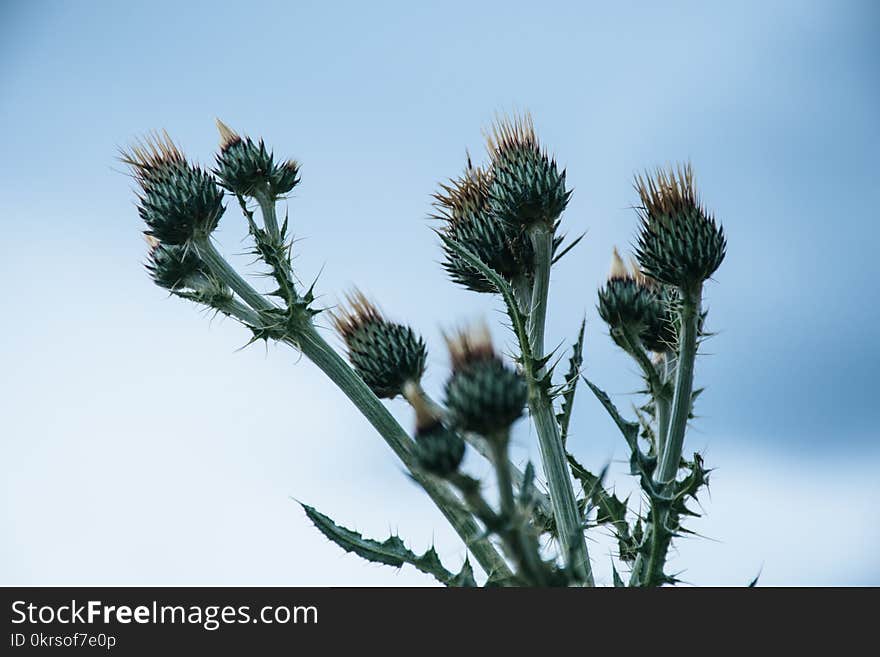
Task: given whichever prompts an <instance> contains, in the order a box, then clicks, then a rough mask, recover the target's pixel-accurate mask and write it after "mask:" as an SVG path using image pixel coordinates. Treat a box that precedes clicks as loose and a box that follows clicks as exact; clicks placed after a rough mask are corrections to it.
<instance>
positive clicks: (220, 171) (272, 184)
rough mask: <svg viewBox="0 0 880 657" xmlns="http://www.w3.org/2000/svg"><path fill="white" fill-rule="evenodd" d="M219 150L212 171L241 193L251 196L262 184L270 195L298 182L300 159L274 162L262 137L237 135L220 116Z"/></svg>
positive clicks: (276, 194) (275, 194)
mask: <svg viewBox="0 0 880 657" xmlns="http://www.w3.org/2000/svg"><path fill="white" fill-rule="evenodd" d="M217 129H218V130H219V132H220V153H219V154H218V155H217V166H216V168H215V169H214V173H216V174H217V178H219V180H220V184H221V185H222V186H223V187H225V188H226V189H228V190H229V191H231V192H233V193H235V194H239V195H241V196H251V195H253V194H254V192H255V191H257V190H259V189H261V188H265V189H267V190H268V193H269V194H270V195H271V196H272V198H277V197H278V196H281V195H283V194H287V193H288V192H289V191H290V190H292V189H293V188H294V187H295V186H296V185H297V183H299V180H300V179H299V169H300V166H299V163H298V162H296V161H295V160H287V161H286V162H282V163H280V164H276V163H275V158H274V156H273V154H272V152H271V151H269V150H267V148H266V144H265V143H263V140H262V139H261V140H260V141H259V143H256V144H255V143H254V142H253V140H251V138H250V137H244V138H242V137H240V136H239V135H237V134H236V133H235V132H234V131H233V130H232V129H230V128H229V126H227V125H226V124H225V123H223V122H222V121H221V120H220V119H217Z"/></svg>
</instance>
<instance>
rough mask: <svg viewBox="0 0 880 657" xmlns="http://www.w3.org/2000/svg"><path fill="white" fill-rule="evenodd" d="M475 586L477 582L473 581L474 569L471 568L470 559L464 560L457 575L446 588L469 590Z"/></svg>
mask: <svg viewBox="0 0 880 657" xmlns="http://www.w3.org/2000/svg"><path fill="white" fill-rule="evenodd" d="M476 585H477V580H476V579H474V569H473V567H472V566H471V562H470V559H467V558H466V559H465V560H464V563H463V564H462V566H461V570H460V571H458V575H456V576H455V577H454V578H453V580H452V582H450V583H449V584H448V586H454V587H458V588H471V587H475V586H476Z"/></svg>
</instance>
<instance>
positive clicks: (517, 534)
mask: <svg viewBox="0 0 880 657" xmlns="http://www.w3.org/2000/svg"><path fill="white" fill-rule="evenodd" d="M509 439H510V437H509V435H508V436H493V437H492V438H490V443H491V445H492V452H493V458H492V462H493V464H494V465H495V475H496V477H497V479H498V495H499V498H500V500H501V516H502V518H503V519H504V521H505V523H506V524H507V525H508V527H509V530H508V534H509V538H508V542H509V543H510V544H511V548H512V550H511V551H512V552H513V553H514V555H515V556H516V559H517V561H519V565H520V570H521V571H523V572H524V573H525V575H526V576H527V577H528V578H529V580H530V581H531V582H532V583H533V584H535V585H537V586H543V585H545V584H546V583H547V580H546V578H545V569H544V567H543V564H542V563H541V558H540V554H539V552H538V546H537V544H536V543H535V542H534V541H531V540H529V536H528V533H527V531H526V525H525V519H524V518H523V517H522V516H521V514H520V512H519V508H518V507H517V504H516V499H515V498H514V496H513V482H512V480H511V476H510V459H509V458H508V457H507V443H508V441H509Z"/></svg>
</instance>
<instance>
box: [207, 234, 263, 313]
mask: <svg viewBox="0 0 880 657" xmlns="http://www.w3.org/2000/svg"><path fill="white" fill-rule="evenodd" d="M193 245H194V246H195V249H196V252H197V253H198V255H199V257H200V258H201V259H202V261H203V262H204V263H205V264H206V265H208V268H209V269H210V270H211V272H212V273H213V274H214V275H215V276H216V277H217V278H218V279H220V280H221V281H222V282H223V283H226V285H228V286H229V287H230V288H231V289H232V291H233V292H235V293H236V294H237V295H238V296H239V297H241V298H242V300H243V301H244V302H245V303H247V304H248V305H249V306H250V307H251V308H253V309H254V310H256V311H260V312H262V311H266V310H274V309H275V308H276V306H275V305H274V304H272V303H271V302H269V301H268V300H267V299H266V297H264V296H263V295H262V294H260V293H259V292H257V291H256V290H255V289H254V288H253V287H252V286H251V284H250V283H248V282H247V281H246V280H244V279H243V278H242V277H241V275H240V274H239V273H238V272H237V271H235V269H234V268H233V267H232V265H230V264H229V262H228V261H227V260H226V258H224V257H223V256H222V255H220V253H219V252H218V251H217V248H216V247H215V246H214V244H213V243H212V242H211V238H210V237H207V236H206V237H203V238H197V239H196V240H195V242H194V244H193Z"/></svg>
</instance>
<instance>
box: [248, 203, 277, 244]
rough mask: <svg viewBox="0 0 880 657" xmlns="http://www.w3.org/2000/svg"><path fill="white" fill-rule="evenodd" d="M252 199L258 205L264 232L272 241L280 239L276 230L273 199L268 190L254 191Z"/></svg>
mask: <svg viewBox="0 0 880 657" xmlns="http://www.w3.org/2000/svg"><path fill="white" fill-rule="evenodd" d="M254 199H256V201H257V203H258V204H259V205H260V212H261V213H262V214H263V225H264V226H265V227H266V232H267V233H268V234H269V237H271V238H272V240H273V241H276V242H277V241H278V240H279V239H280V235H281V233H280V232H279V230H278V218H277V216H276V215H275V199H273V198H272V196H271V194H270V193H269V191H268V190H260V191H255V192H254Z"/></svg>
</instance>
